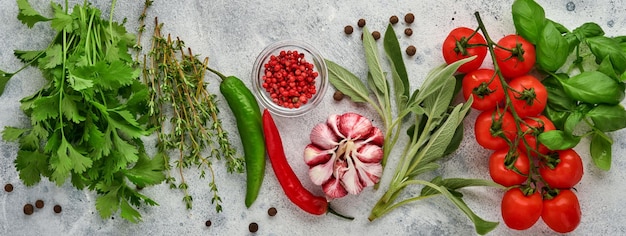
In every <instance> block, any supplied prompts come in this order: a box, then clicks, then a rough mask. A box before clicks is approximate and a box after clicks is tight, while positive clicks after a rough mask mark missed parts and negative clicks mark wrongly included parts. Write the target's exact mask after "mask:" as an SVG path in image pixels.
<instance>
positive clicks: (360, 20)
mask: <svg viewBox="0 0 626 236" xmlns="http://www.w3.org/2000/svg"><path fill="white" fill-rule="evenodd" d="M357 25H358V26H359V27H361V28H363V26H365V19H362V18H361V19H359V21H358V22H357Z"/></svg>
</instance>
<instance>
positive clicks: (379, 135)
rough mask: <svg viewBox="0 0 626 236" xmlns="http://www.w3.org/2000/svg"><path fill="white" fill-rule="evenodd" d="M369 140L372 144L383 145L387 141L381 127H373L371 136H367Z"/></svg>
mask: <svg viewBox="0 0 626 236" xmlns="http://www.w3.org/2000/svg"><path fill="white" fill-rule="evenodd" d="M367 140H368V141H367V142H369V143H371V144H374V145H378V146H383V144H384V143H385V135H384V134H383V132H382V131H381V130H380V129H379V128H376V127H372V130H371V133H370V137H369V138H367Z"/></svg>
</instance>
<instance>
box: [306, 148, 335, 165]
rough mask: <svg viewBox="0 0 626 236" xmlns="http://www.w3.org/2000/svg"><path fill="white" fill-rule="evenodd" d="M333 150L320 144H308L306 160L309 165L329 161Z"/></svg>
mask: <svg viewBox="0 0 626 236" xmlns="http://www.w3.org/2000/svg"><path fill="white" fill-rule="evenodd" d="M332 154H333V152H332V151H328V150H324V149H320V148H319V147H318V146H316V145H313V144H308V145H306V147H305V148H304V162H305V163H306V164H307V165H309V166H315V165H319V164H322V163H326V162H328V160H330V158H331V156H332Z"/></svg>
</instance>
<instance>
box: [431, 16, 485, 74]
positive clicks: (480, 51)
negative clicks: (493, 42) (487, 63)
mask: <svg viewBox="0 0 626 236" xmlns="http://www.w3.org/2000/svg"><path fill="white" fill-rule="evenodd" d="M486 45H487V41H485V38H484V37H483V35H482V34H480V33H479V32H476V31H474V30H473V29H470V28H467V27H459V28H456V29H453V30H452V31H450V34H448V37H446V39H445V40H444V41H443V46H442V52H443V59H444V60H445V61H446V63H448V64H452V63H453V62H455V61H458V60H461V59H465V58H468V57H471V56H474V55H476V58H475V59H474V60H471V61H469V62H467V63H465V64H463V65H462V66H461V67H459V69H458V70H457V71H459V72H462V73H467V72H470V71H473V70H476V69H478V68H479V67H480V66H481V65H482V64H483V61H484V60H485V57H486V56H487V47H486ZM459 46H460V47H459Z"/></svg>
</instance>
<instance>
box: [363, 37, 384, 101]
mask: <svg viewBox="0 0 626 236" xmlns="http://www.w3.org/2000/svg"><path fill="white" fill-rule="evenodd" d="M363 46H364V48H365V61H366V62H367V65H368V67H369V73H370V75H371V76H372V77H371V78H372V80H371V81H372V82H373V85H374V86H373V88H375V89H377V90H378V91H379V92H380V93H387V91H388V90H389V89H388V88H387V80H386V79H385V74H384V73H383V69H382V66H381V64H380V56H379V55H378V46H377V45H376V40H374V37H373V36H372V35H371V34H370V32H369V30H368V29H367V27H364V28H363ZM370 88H372V87H371V86H370Z"/></svg>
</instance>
